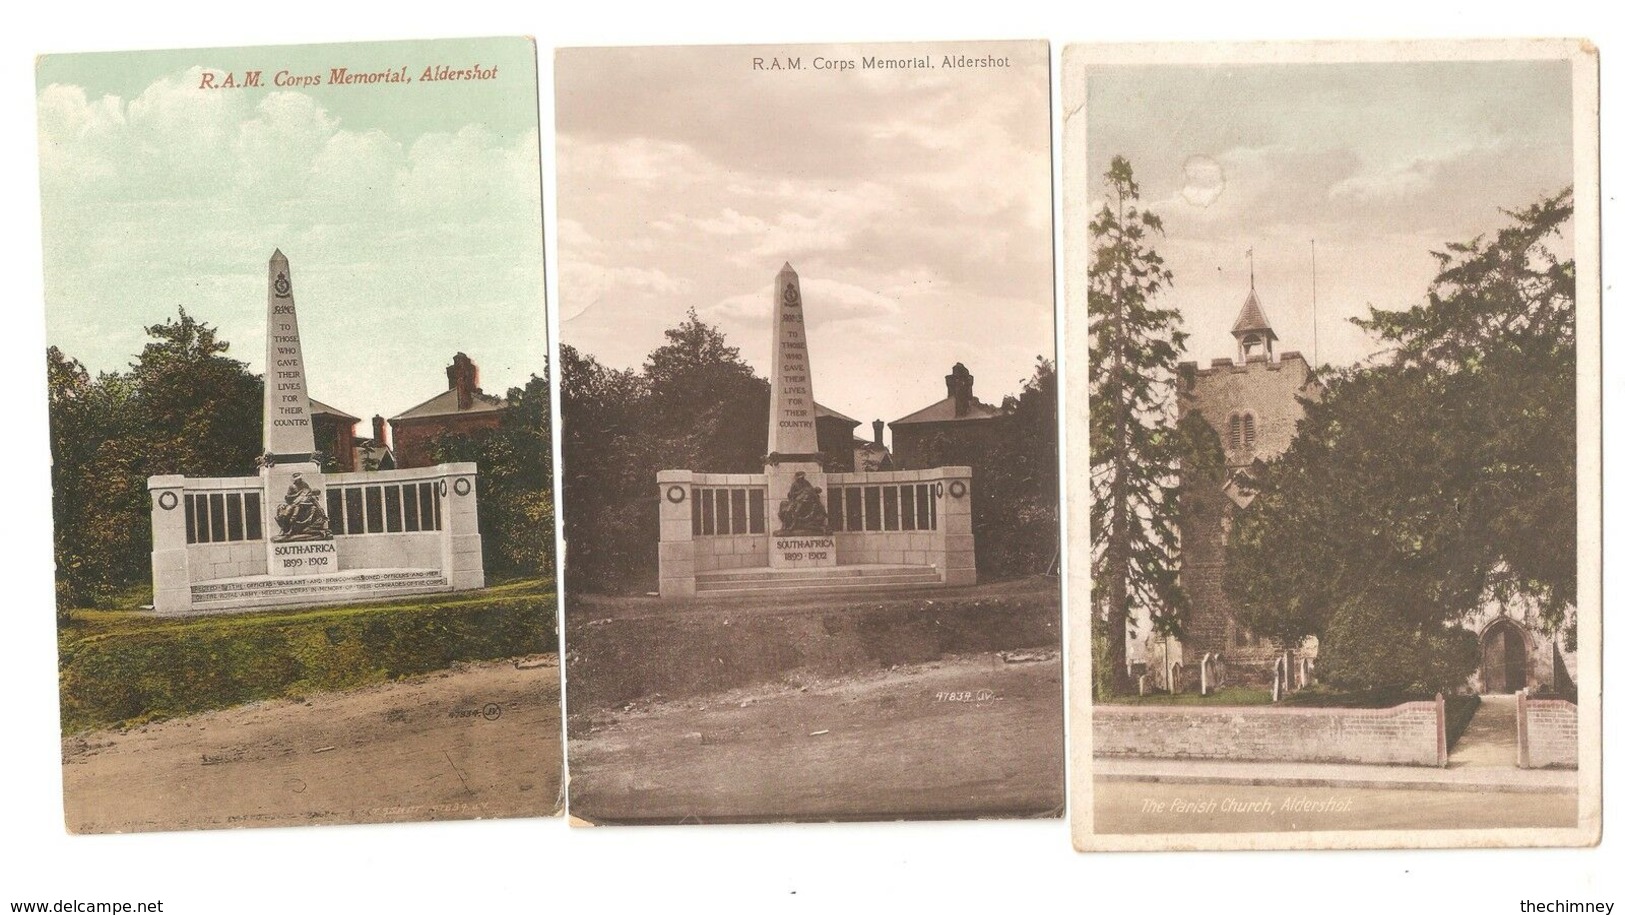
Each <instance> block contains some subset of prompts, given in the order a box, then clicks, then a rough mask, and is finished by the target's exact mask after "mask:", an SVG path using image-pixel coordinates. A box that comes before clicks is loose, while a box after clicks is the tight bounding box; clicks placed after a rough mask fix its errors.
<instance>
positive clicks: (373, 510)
mask: <svg viewBox="0 0 1625 915" xmlns="http://www.w3.org/2000/svg"><path fill="white" fill-rule="evenodd" d="M327 525H328V527H329V528H331V529H332V531H333V533H334V534H344V535H348V536H352V537H353V536H356V535H359V534H397V533H408V534H411V533H417V532H419V531H438V530H440V499H439V498H438V494H437V493H436V492H435V484H434V483H431V482H428V481H424V482H421V483H387V484H384V485H379V486H330V487H328V489H327Z"/></svg>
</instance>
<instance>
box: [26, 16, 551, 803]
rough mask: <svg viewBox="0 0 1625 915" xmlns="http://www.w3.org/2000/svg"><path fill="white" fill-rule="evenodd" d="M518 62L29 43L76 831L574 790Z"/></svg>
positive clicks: (349, 48) (519, 44) (528, 45)
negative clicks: (47, 51) (567, 774)
mask: <svg viewBox="0 0 1625 915" xmlns="http://www.w3.org/2000/svg"><path fill="white" fill-rule="evenodd" d="M535 53H536V52H535V46H534V44H533V43H532V42H531V41H530V40H529V39H524V38H497V39H478V40H451V41H416V42H398V43H382V44H335V45H312V46H297V47H263V48H226V49H205V50H178V51H141V52H129V53H97V54H61V55H50V56H46V57H42V58H40V59H39V62H38V102H39V105H38V107H39V134H40V185H41V197H42V202H43V210H44V212H43V226H44V252H45V298H46V301H45V309H46V325H47V342H48V344H49V347H48V350H47V352H46V369H47V372H48V380H49V392H50V435H51V456H52V461H53V464H52V470H51V482H52V486H53V510H54V515H55V519H54V520H55V527H54V548H55V556H56V596H57V607H56V617H57V630H58V636H59V646H58V647H59V658H60V677H61V716H62V771H63V783H64V805H65V811H66V820H67V825H68V828H69V829H70V830H71V831H73V832H131V831H146V830H179V829H203V828H217V827H230V826H281V825H293V824H319V823H370V822H389V821H402V820H427V819H448V818H479V817H515V816H546V815H552V814H554V813H557V812H558V809H559V807H560V801H561V787H560V786H561V770H562V767H563V754H562V749H561V746H560V743H561V734H562V725H561V720H560V705H559V693H560V672H559V666H558V654H557V652H558V632H557V623H556V620H557V614H556V609H555V607H556V598H555V594H556V589H555V587H554V565H555V564H554V557H553V544H554V537H553V530H554V525H553V518H552V504H553V503H552V472H551V452H550V449H551V438H550V434H549V429H548V426H549V421H548V417H549V414H550V412H551V411H550V409H549V383H548V380H547V375H548V372H547V330H546V318H545V312H544V310H543V308H544V299H545V294H544V290H545V286H544V282H543V275H542V228H541V190H540V183H541V172H540V165H539V157H538V129H537V123H538V122H537V108H536V99H537V96H536V91H537V84H536V56H535Z"/></svg>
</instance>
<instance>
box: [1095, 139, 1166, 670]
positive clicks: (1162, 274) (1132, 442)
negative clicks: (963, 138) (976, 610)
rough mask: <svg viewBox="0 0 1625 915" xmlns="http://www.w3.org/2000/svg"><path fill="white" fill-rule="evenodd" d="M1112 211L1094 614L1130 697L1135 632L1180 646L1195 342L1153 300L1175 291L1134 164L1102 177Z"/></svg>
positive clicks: (1102, 294) (1105, 262) (1098, 431)
mask: <svg viewBox="0 0 1625 915" xmlns="http://www.w3.org/2000/svg"><path fill="white" fill-rule="evenodd" d="M1105 177H1106V198H1107V199H1106V203H1105V205H1104V206H1102V207H1101V209H1100V212H1099V213H1097V214H1096V215H1095V218H1094V219H1093V220H1091V221H1090V223H1089V239H1090V259H1089V355H1090V360H1089V469H1090V481H1089V482H1090V497H1091V501H1090V507H1089V532H1090V537H1091V543H1092V555H1091V557H1090V561H1091V578H1092V587H1093V598H1092V600H1093V604H1094V607H1093V610H1094V613H1095V620H1096V622H1097V625H1101V626H1102V627H1103V628H1102V630H1101V631H1102V632H1103V633H1104V635H1105V638H1106V643H1107V644H1106V647H1107V651H1106V656H1107V659H1108V661H1109V663H1110V664H1111V667H1112V672H1111V677H1110V681H1109V682H1110V683H1111V684H1112V687H1113V689H1114V690H1115V691H1116V692H1119V693H1121V692H1126V691H1127V689H1128V684H1129V678H1128V665H1127V645H1126V644H1125V639H1126V638H1127V636H1128V633H1129V627H1130V625H1131V624H1132V622H1133V621H1134V620H1135V619H1136V618H1137V617H1142V618H1144V619H1146V620H1148V621H1149V622H1150V624H1151V626H1152V628H1153V630H1154V631H1156V632H1159V633H1161V634H1167V635H1179V634H1180V623H1181V619H1182V617H1183V613H1184V610H1185V607H1186V598H1185V594H1184V592H1183V590H1182V589H1181V588H1180V585H1179V578H1178V569H1177V565H1176V563H1177V557H1176V552H1177V548H1178V492H1179V487H1178V483H1179V478H1178V472H1179V458H1180V454H1181V451H1182V449H1181V447H1180V442H1181V436H1180V433H1179V429H1178V426H1177V424H1176V420H1175V417H1176V415H1177V411H1178V404H1177V397H1178V392H1177V388H1176V376H1175V372H1176V371H1177V369H1178V361H1179V357H1180V355H1181V354H1182V353H1183V352H1184V350H1185V340H1186V337H1187V334H1186V333H1185V332H1184V331H1182V330H1181V329H1180V323H1181V322H1180V318H1179V314H1178V312H1176V311H1174V310H1173V309H1171V308H1161V307H1158V306H1157V304H1156V300H1157V297H1158V296H1159V294H1161V293H1162V291H1163V290H1164V289H1166V288H1167V287H1168V286H1169V284H1170V283H1171V282H1172V280H1173V275H1172V274H1171V273H1169V271H1168V270H1167V268H1166V267H1165V266H1164V265H1163V260H1162V257H1161V256H1160V255H1158V254H1157V252H1156V251H1155V249H1153V248H1152V247H1151V242H1152V239H1153V238H1155V237H1156V236H1159V235H1161V234H1162V220H1161V219H1159V218H1158V217H1157V216H1156V214H1154V213H1150V212H1147V211H1145V210H1143V209H1141V207H1140V200H1139V195H1140V188H1139V185H1138V183H1136V182H1135V180H1134V169H1133V167H1132V166H1130V164H1129V162H1128V160H1127V159H1125V158H1123V157H1121V156H1117V157H1114V158H1113V159H1112V162H1111V167H1110V168H1109V169H1107V171H1106V176H1105Z"/></svg>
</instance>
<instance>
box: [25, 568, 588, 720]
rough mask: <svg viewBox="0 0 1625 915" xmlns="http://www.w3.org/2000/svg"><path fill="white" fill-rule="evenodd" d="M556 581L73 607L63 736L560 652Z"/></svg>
mask: <svg viewBox="0 0 1625 915" xmlns="http://www.w3.org/2000/svg"><path fill="white" fill-rule="evenodd" d="M553 610H554V595H553V583H552V581H550V580H521V581H513V582H508V583H505V584H501V585H496V586H493V587H490V588H484V589H481V590H478V591H466V592H458V593H456V594H436V595H429V596H426V597H421V598H411V599H407V600H400V601H392V602H383V603H376V604H349V605H344V606H338V607H313V608H304V609H299V610H268V611H258V612H249V613H239V614H223V615H218V616H201V617H160V616H154V615H153V614H151V613H140V612H134V611H123V610H75V611H72V612H71V613H70V614H69V618H68V620H67V621H66V622H65V623H63V624H62V625H61V626H59V627H58V630H57V652H58V654H57V659H58V676H59V679H60V687H61V713H62V731H63V733H64V734H74V733H78V732H80V731H84V730H88V729H91V728H97V727H107V726H110V725H132V724H140V723H144V722H148V721H156V720H160V719H163V718H174V717H179V716H182V715H191V714H196V713H198V712H203V711H209V710H211V709H218V708H226V707H229V706H233V705H239V704H242V703H244V702H253V701H257V700H261V699H275V698H287V697H295V696H301V695H304V694H306V693H312V692H324V691H328V690H336V689H351V688H354V687H358V686H366V685H369V684H373V683H380V682H384V681H386V680H393V679H398V678H400V677H406V676H411V675H414V674H421V673H428V672H430V671H435V670H441V669H444V668H446V667H449V666H451V664H452V663H454V662H457V661H483V660H490V659H494V658H503V657H512V656H515V655H524V654H536V653H540V652H548V651H557V650H558V631H557V628H556V626H555V615H554V612H553Z"/></svg>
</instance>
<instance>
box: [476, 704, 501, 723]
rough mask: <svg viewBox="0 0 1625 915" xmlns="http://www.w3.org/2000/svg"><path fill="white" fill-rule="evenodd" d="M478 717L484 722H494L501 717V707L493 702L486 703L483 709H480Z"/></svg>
mask: <svg viewBox="0 0 1625 915" xmlns="http://www.w3.org/2000/svg"><path fill="white" fill-rule="evenodd" d="M480 717H481V718H484V719H485V720H486V721H495V720H497V719H498V718H501V717H502V706H500V705H497V704H496V703H495V702H487V703H485V707H484V708H482V709H480Z"/></svg>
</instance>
